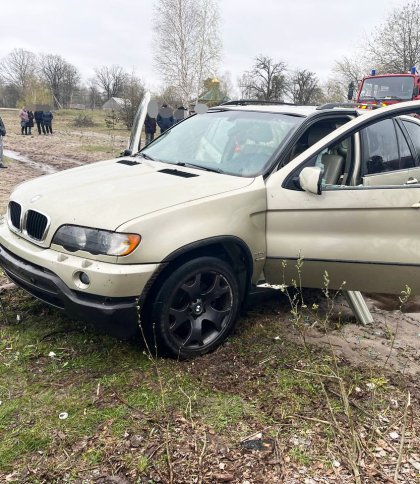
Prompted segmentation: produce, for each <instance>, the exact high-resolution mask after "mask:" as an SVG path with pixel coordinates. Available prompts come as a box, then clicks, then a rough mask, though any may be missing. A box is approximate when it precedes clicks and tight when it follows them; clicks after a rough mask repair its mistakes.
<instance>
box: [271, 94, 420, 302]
mask: <svg viewBox="0 0 420 484" xmlns="http://www.w3.org/2000/svg"><path fill="white" fill-rule="evenodd" d="M411 105H412V106H413V105H415V107H416V108H417V109H418V108H419V106H420V103H411ZM387 109H388V112H393V113H395V112H397V114H400V112H398V111H399V110H401V109H402V108H401V104H400V106H399V109H397V108H391V109H389V108H387ZM379 111H381V110H378V112H379ZM384 112H385V111H384V110H382V111H381V112H379V114H378V116H377V117H378V120H382V119H384V115H383V113H384ZM394 115H395V114H394ZM375 117H376V115H375V113H370V114H369V115H367V116H363V117H360V118H358V119H357V120H355V121H350V122H349V123H348V124H347V125H345V126H343V127H342V128H339V129H338V130H337V132H336V135H335V136H332V135H329V136H327V137H326V138H325V139H324V140H321V141H320V142H319V143H318V144H317V145H315V146H314V147H312V148H310V149H309V150H307V151H306V152H305V153H303V154H302V155H300V156H299V157H297V158H296V159H295V160H293V161H294V163H291V164H290V166H289V165H288V166H286V167H285V168H284V169H283V170H280V171H279V172H277V173H275V174H273V175H272V176H271V177H270V178H269V179H268V180H267V206H268V211H267V261H266V265H265V268H264V272H265V276H266V279H267V281H268V282H270V283H278V284H281V283H288V284H289V283H290V282H291V280H292V279H295V280H296V282H297V284H299V285H302V286H306V287H323V286H324V283H325V281H324V272H325V271H327V272H328V280H329V282H328V287H329V288H331V289H333V288H339V287H341V286H342V284H343V282H344V281H345V282H346V284H345V288H346V289H348V290H360V291H371V292H372V291H375V292H389V293H399V292H401V291H402V290H403V289H405V286H406V285H408V286H410V288H411V289H412V291H413V293H417V294H420V208H419V207H420V185H418V184H417V185H395V186H373V187H366V186H362V185H360V186H357V187H340V188H337V187H334V188H329V189H325V190H324V191H323V192H322V194H321V195H314V194H310V193H307V192H304V191H299V190H291V189H287V188H283V186H282V185H283V182H285V180H287V179H289V178H290V177H291V176H294V175H295V173H296V170H299V169H300V167H301V166H303V165H305V163H307V162H308V160H310V159H311V158H313V157H314V156H315V155H316V154H317V153H319V152H320V151H322V150H323V149H325V147H326V146H328V145H331V144H333V143H334V142H336V141H337V140H339V139H342V138H343V136H345V135H349V134H352V133H355V132H357V130H355V129H354V127H355V126H358V127H359V129H363V127H364V124H365V123H366V121H365V120H369V122H370V123H372V119H375ZM361 118H364V119H361ZM355 156H356V157H359V159H360V157H361V153H360V149H359V153H355ZM412 170H413V171H415V170H416V169H415V168H414V169H412ZM285 185H287V184H286V183H285ZM299 257H302V258H303V264H302V266H301V269H300V270H297V268H296V265H297V264H296V261H297V260H298V258H299ZM282 261H285V262H282Z"/></svg>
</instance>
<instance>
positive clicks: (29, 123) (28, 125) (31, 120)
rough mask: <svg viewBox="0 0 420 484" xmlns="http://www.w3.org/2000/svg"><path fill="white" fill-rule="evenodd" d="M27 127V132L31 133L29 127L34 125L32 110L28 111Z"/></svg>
mask: <svg viewBox="0 0 420 484" xmlns="http://www.w3.org/2000/svg"><path fill="white" fill-rule="evenodd" d="M26 126H27V128H28V134H30V135H31V134H32V132H31V129H32V128H33V127H34V113H33V112H32V111H30V110H29V111H28V122H27V123H26Z"/></svg>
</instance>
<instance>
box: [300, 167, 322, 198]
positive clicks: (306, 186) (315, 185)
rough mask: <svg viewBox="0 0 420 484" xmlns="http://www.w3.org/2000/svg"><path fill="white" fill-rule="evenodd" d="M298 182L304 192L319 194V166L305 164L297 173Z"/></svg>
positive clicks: (320, 191)
mask: <svg viewBox="0 0 420 484" xmlns="http://www.w3.org/2000/svg"><path fill="white" fill-rule="evenodd" d="M299 184H300V186H301V188H302V190H305V192H309V193H313V194H314V195H321V193H322V190H321V186H322V171H321V168H319V166H307V167H306V168H304V169H303V170H302V171H301V172H300V174H299Z"/></svg>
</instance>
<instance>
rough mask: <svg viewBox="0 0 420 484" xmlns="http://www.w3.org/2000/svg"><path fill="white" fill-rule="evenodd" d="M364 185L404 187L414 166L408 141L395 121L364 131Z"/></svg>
mask: <svg viewBox="0 0 420 484" xmlns="http://www.w3.org/2000/svg"><path fill="white" fill-rule="evenodd" d="M362 140H363V150H362V173H361V175H362V185H363V186H387V185H389V186H393V185H405V184H406V183H407V181H408V180H409V179H410V176H411V173H410V170H412V169H413V168H414V167H415V165H416V161H415V157H414V156H413V153H412V152H411V149H410V146H409V144H408V142H407V139H406V137H405V135H404V133H403V131H402V130H401V128H400V126H399V125H398V122H397V121H396V120H395V119H385V120H383V121H379V122H378V123H375V124H372V125H371V126H368V127H367V128H365V129H364V130H362Z"/></svg>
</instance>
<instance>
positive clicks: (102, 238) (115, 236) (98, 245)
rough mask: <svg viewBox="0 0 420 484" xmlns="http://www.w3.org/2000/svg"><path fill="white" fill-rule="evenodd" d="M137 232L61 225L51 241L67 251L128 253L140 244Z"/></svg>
mask: <svg viewBox="0 0 420 484" xmlns="http://www.w3.org/2000/svg"><path fill="white" fill-rule="evenodd" d="M140 241H141V237H140V235H137V234H124V233H119V232H110V231H108V230H99V229H90V228H87V227H78V226H77V225H63V226H61V227H60V228H59V229H58V230H57V232H56V233H55V235H54V237H53V240H52V243H53V244H57V245H61V246H62V247H64V248H65V249H66V250H68V251H69V252H75V251H76V250H84V251H86V252H90V253H91V254H104V255H118V256H121V255H128V254H131V252H133V250H134V249H135V248H136V247H137V246H138V245H139V244H140Z"/></svg>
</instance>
